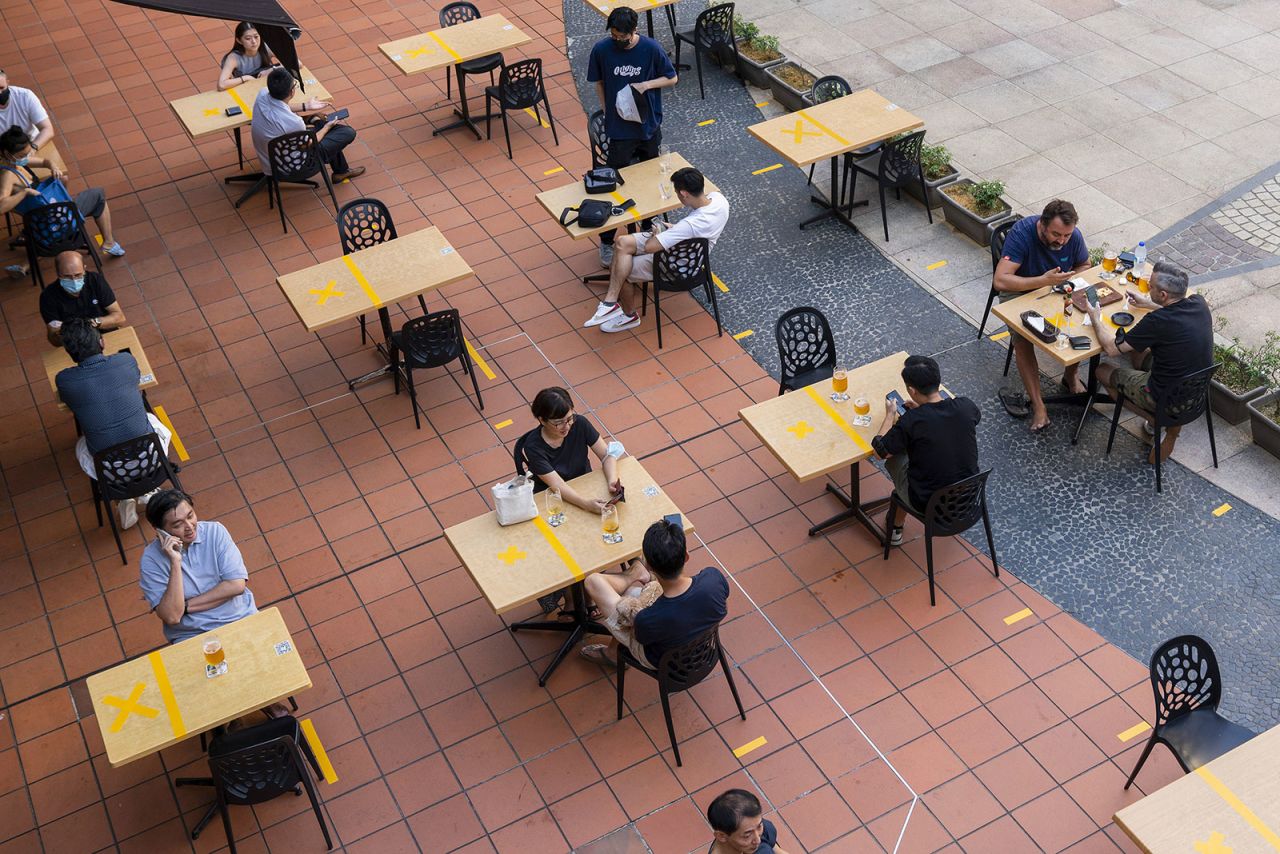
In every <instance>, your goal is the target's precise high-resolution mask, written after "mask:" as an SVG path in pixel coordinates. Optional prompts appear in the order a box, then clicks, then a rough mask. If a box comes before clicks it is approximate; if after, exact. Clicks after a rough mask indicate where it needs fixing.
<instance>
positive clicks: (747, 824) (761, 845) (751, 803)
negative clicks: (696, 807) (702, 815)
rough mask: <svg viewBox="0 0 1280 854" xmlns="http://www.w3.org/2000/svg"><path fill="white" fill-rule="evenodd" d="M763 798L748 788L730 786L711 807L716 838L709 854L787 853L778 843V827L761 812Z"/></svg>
mask: <svg viewBox="0 0 1280 854" xmlns="http://www.w3.org/2000/svg"><path fill="white" fill-rule="evenodd" d="M762 812H763V810H762V809H761V808H760V799H759V798H757V797H756V796H755V795H753V794H751V793H750V792H748V791H747V790H746V789H729V790H728V791H726V792H722V793H721V794H719V795H717V796H716V799H715V800H714V801H712V802H711V806H709V807H707V823H708V824H710V825H711V830H712V832H713V833H715V840H716V841H715V842H713V843H711V848H710V849H709V850H708V851H707V854H787V852H786V851H783V850H782V849H781V848H779V847H778V829H777V828H776V827H774V826H773V822H771V821H769V820H768V819H766V818H763V817H762V816H761V813H762Z"/></svg>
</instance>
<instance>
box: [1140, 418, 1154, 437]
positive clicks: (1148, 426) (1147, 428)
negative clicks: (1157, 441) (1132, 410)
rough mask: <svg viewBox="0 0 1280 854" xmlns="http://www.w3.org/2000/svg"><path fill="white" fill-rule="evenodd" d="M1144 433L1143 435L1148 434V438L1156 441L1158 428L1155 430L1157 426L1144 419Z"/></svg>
mask: <svg viewBox="0 0 1280 854" xmlns="http://www.w3.org/2000/svg"><path fill="white" fill-rule="evenodd" d="M1142 432H1143V433H1146V434H1147V435H1148V436H1150V437H1151V438H1152V439H1154V438H1155V437H1156V428H1155V426H1154V425H1153V424H1152V423H1151V422H1150V421H1147V420H1146V419H1143V421H1142Z"/></svg>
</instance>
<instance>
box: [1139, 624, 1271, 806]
mask: <svg viewBox="0 0 1280 854" xmlns="http://www.w3.org/2000/svg"><path fill="white" fill-rule="evenodd" d="M1151 689H1152V691H1154V692H1155V695H1156V724H1155V726H1154V727H1152V728H1151V737H1150V738H1149V739H1147V746H1146V747H1144V748H1143V749H1142V756H1140V757H1139V758H1138V764H1137V765H1135V766H1134V768H1133V773H1132V774H1130V775H1129V780H1128V781H1127V782H1126V783H1125V784H1124V787H1125V788H1126V789H1127V788H1129V787H1130V786H1132V785H1133V781H1134V778H1135V777H1137V776H1138V772H1139V771H1141V770H1142V766H1143V764H1144V763H1146V761H1147V757H1148V756H1150V755H1151V748H1153V747H1155V746H1156V742H1159V743H1160V744H1163V745H1164V746H1165V747H1167V748H1169V750H1170V751H1171V752H1172V753H1173V758H1174V759H1177V760H1178V764H1179V765H1181V766H1182V770H1183V771H1184V772H1186V773H1190V772H1192V771H1194V770H1196V769H1197V768H1199V767H1201V766H1203V765H1207V764H1208V763H1209V762H1212V761H1213V760H1214V759H1217V758H1218V757H1219V756H1222V755H1223V754H1224V753H1227V752H1228V751H1231V750H1234V749H1235V748H1237V747H1239V746H1240V745H1242V744H1244V743H1245V742H1246V741H1248V740H1249V739H1251V738H1253V736H1254V733H1253V732H1252V731H1251V730H1248V729H1245V728H1244V727H1242V726H1240V725H1239V724H1235V723H1232V722H1231V721H1229V720H1227V719H1226V718H1224V717H1222V715H1220V714H1218V703H1220V702H1221V701H1222V675H1221V674H1220V673H1219V672H1218V658H1217V656H1215V655H1214V654H1213V647H1211V646H1209V642H1208V641H1206V640H1205V639H1204V638H1201V637H1196V636H1195V635H1180V636H1178V637H1176V638H1172V639H1171V640H1167V641H1165V642H1164V643H1162V644H1161V645H1160V646H1159V647H1158V648H1157V649H1156V651H1155V652H1154V653H1152V654H1151Z"/></svg>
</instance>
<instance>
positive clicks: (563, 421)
mask: <svg viewBox="0 0 1280 854" xmlns="http://www.w3.org/2000/svg"><path fill="white" fill-rule="evenodd" d="M577 417H578V415H577V413H576V412H570V413H569V414H568V415H566V416H565V417H564V418H556V419H554V420H552V419H547V426H548V427H555V428H556V429H557V430H559V429H560V428H561V427H568V426H569V425H570V424H572V423H573V419H575V418H577Z"/></svg>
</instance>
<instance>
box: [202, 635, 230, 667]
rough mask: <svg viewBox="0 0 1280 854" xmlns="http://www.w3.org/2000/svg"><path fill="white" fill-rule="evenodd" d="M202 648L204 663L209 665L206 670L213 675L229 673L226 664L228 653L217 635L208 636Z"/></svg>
mask: <svg viewBox="0 0 1280 854" xmlns="http://www.w3.org/2000/svg"><path fill="white" fill-rule="evenodd" d="M201 648H202V649H203V650H204V663H205V664H206V665H207V667H206V668H205V669H206V670H209V671H210V673H211V674H220V673H226V672H227V665H226V663H225V662H226V660H227V653H226V650H224V649H223V648H222V641H221V640H219V639H218V636H217V635H206V636H205V639H204V643H203V644H202V645H201Z"/></svg>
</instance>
